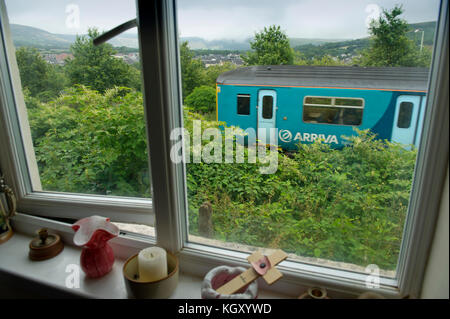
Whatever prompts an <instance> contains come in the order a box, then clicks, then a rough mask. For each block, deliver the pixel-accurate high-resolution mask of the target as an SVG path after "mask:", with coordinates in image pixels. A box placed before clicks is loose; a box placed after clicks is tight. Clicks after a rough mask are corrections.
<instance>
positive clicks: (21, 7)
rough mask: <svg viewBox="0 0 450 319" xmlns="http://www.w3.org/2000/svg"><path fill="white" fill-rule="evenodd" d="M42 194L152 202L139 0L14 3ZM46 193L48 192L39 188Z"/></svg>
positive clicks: (10, 0) (11, 10)
mask: <svg viewBox="0 0 450 319" xmlns="http://www.w3.org/2000/svg"><path fill="white" fill-rule="evenodd" d="M6 7H7V12H8V16H9V22H10V28H11V36H12V40H13V43H14V46H15V49H16V59H17V63H18V67H19V72H20V79H21V83H22V89H23V94H24V96H25V103H26V107H27V111H28V120H29V123H30V127H31V133H32V139H33V146H34V151H35V154H36V161H37V164H38V168H39V175H40V176H39V177H40V182H41V184H42V191H47V192H50V191H53V192H70V193H80V194H95V195H109V196H126V197H139V198H149V197H150V196H151V195H150V178H149V169H148V167H149V165H148V157H147V139H146V130H145V120H144V108H143V99H142V90H141V76H140V73H141V69H140V59H139V48H138V38H137V30H136V29H134V30H130V31H128V32H126V33H123V34H121V35H119V36H118V37H116V38H114V39H112V40H111V41H110V42H108V43H106V44H103V45H100V46H97V47H96V46H94V45H93V43H92V40H93V39H94V38H95V37H97V36H98V35H100V34H101V33H102V32H104V31H107V30H110V29H112V28H113V27H115V26H117V25H118V24H120V23H122V22H125V21H128V20H130V19H132V18H135V17H136V8H135V1H134V0H118V1H114V5H113V6H112V5H111V4H110V2H109V1H105V0H102V1H84V0H79V1H76V0H74V1H71V2H70V3H67V2H64V1H51V0H45V1H44V0H43V1H37V2H34V1H27V0H6ZM36 191H41V190H36Z"/></svg>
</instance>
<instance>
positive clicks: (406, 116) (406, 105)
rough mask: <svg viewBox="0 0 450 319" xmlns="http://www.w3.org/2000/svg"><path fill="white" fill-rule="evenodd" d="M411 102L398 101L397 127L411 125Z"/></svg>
mask: <svg viewBox="0 0 450 319" xmlns="http://www.w3.org/2000/svg"><path fill="white" fill-rule="evenodd" d="M413 106H414V105H413V104H412V103H411V102H402V103H400V111H399V113H398V121H397V127H398V128H409V127H410V126H411V118H412V113H413Z"/></svg>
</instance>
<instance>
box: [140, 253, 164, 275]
mask: <svg viewBox="0 0 450 319" xmlns="http://www.w3.org/2000/svg"><path fill="white" fill-rule="evenodd" d="M138 269H139V281H156V280H160V279H162V278H164V277H166V276H167V254H166V251H165V250H164V249H162V248H160V247H149V248H145V249H143V250H141V251H140V252H139V255H138Z"/></svg>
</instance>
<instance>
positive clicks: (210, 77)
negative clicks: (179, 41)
mask: <svg viewBox="0 0 450 319" xmlns="http://www.w3.org/2000/svg"><path fill="white" fill-rule="evenodd" d="M236 68H237V66H236V65H235V64H233V63H230V62H225V63H224V64H222V65H219V64H218V65H212V66H210V67H208V68H206V69H205V70H204V71H203V84H204V85H208V86H211V87H213V88H215V87H216V80H217V78H218V77H219V75H221V74H222V73H224V72H228V71H231V70H234V69H236Z"/></svg>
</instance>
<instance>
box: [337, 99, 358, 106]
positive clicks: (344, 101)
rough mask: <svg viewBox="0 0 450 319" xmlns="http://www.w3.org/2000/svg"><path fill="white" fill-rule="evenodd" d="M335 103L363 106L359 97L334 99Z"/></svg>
mask: <svg viewBox="0 0 450 319" xmlns="http://www.w3.org/2000/svg"><path fill="white" fill-rule="evenodd" d="M335 105H343V106H363V100H361V99H336V101H335Z"/></svg>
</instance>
